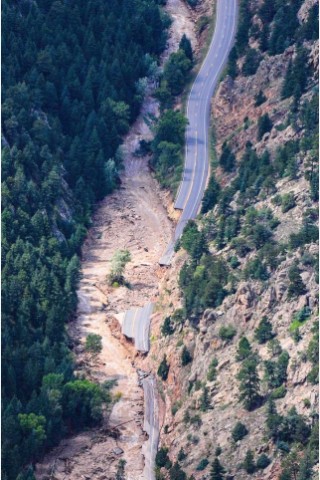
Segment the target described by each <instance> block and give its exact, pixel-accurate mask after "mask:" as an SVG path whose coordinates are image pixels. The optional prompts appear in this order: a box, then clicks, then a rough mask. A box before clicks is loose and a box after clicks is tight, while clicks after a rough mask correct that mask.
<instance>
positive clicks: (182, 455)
mask: <svg viewBox="0 0 320 480" xmlns="http://www.w3.org/2000/svg"><path fill="white" fill-rule="evenodd" d="M186 458H187V454H186V453H185V451H184V450H183V448H182V447H181V448H180V450H179V453H178V461H179V462H182V461H183V460H185V459H186Z"/></svg>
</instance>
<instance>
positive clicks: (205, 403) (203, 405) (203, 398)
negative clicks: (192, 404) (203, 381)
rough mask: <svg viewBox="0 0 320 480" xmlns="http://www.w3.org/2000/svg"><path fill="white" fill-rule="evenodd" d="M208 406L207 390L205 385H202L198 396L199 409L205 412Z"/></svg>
mask: <svg viewBox="0 0 320 480" xmlns="http://www.w3.org/2000/svg"><path fill="white" fill-rule="evenodd" d="M209 407H210V399H209V390H208V388H207V387H203V389H202V395H201V397H200V410H201V411H202V412H206V411H207V410H208V408H209Z"/></svg>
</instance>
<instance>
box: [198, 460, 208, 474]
mask: <svg viewBox="0 0 320 480" xmlns="http://www.w3.org/2000/svg"><path fill="white" fill-rule="evenodd" d="M208 465H209V460H207V459H206V458H203V459H202V460H201V461H200V462H199V463H198V465H197V466H196V470H197V471H198V472H200V471H202V470H204V469H205V468H206V467H207V466H208Z"/></svg>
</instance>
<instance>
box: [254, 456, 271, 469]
mask: <svg viewBox="0 0 320 480" xmlns="http://www.w3.org/2000/svg"><path fill="white" fill-rule="evenodd" d="M270 463H271V460H270V458H269V457H268V456H267V455H266V454H265V453H263V454H262V455H260V457H258V459H257V468H259V470H263V469H265V468H267V466H268V465H270Z"/></svg>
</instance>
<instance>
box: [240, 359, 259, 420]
mask: <svg viewBox="0 0 320 480" xmlns="http://www.w3.org/2000/svg"><path fill="white" fill-rule="evenodd" d="M237 378H238V380H240V386H239V390H240V397H239V398H240V401H242V402H243V405H244V407H245V408H246V409H247V410H249V411H251V410H254V408H256V407H258V406H260V404H261V400H262V398H261V395H260V379H259V375H258V373H257V360H256V359H255V358H254V357H253V356H252V357H250V358H247V359H246V360H245V361H244V362H243V364H242V368H241V370H240V372H239V374H238V376H237Z"/></svg>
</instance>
